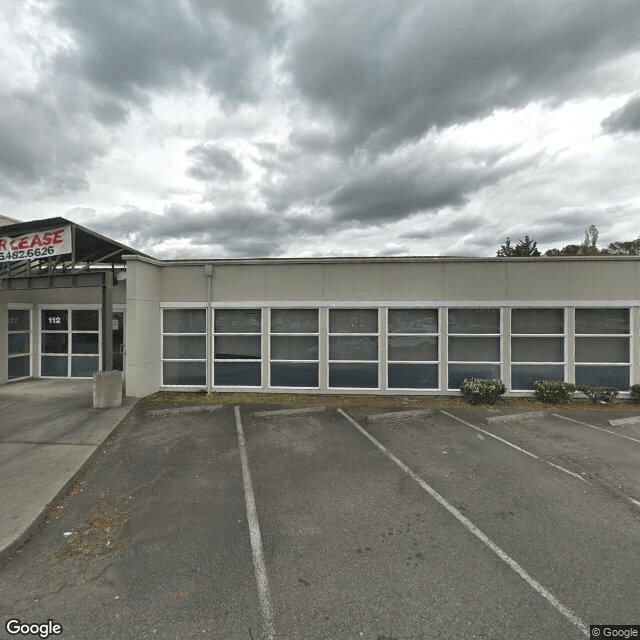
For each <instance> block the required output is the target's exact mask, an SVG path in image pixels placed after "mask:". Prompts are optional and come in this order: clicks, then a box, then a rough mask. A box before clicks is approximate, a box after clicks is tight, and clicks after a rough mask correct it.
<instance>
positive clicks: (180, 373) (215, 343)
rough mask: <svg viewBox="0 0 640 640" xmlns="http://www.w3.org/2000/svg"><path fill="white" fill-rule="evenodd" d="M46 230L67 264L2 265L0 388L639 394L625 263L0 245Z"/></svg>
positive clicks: (88, 236)
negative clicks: (29, 241) (487, 383)
mask: <svg viewBox="0 0 640 640" xmlns="http://www.w3.org/2000/svg"><path fill="white" fill-rule="evenodd" d="M57 228H68V229H69V231H70V234H71V236H72V237H75V238H76V241H75V243H76V244H75V253H69V254H62V255H60V254H56V256H50V255H48V254H47V255H45V256H44V257H43V256H37V257H36V258H33V259H32V260H31V261H30V262H29V261H27V262H13V261H12V262H11V263H10V264H9V263H5V264H4V265H0V268H1V267H4V270H3V271H2V281H1V282H0V318H2V320H1V321H0V322H1V323H2V324H3V325H4V326H2V333H3V346H2V349H0V370H1V371H2V372H3V374H2V375H3V377H2V378H0V382H6V381H10V380H18V379H24V378H25V377H86V376H90V375H92V374H93V372H94V371H97V370H100V369H109V368H111V366H113V367H114V368H116V369H117V368H121V369H122V370H123V372H124V375H125V381H126V393H127V395H129V396H144V395H147V394H149V393H153V392H155V391H158V390H161V389H168V390H183V391H199V390H215V391H225V390H226V391H238V390H243V391H271V392H278V391H282V392H287V391H289V392H290V391H298V392H309V393H388V394H402V395H409V394H443V393H456V392H457V389H458V387H459V384H460V381H461V380H462V379H463V378H465V377H472V376H473V377H482V378H501V379H502V380H503V381H504V382H505V384H506V385H507V388H508V389H509V391H508V393H510V394H519V393H530V392H531V390H532V387H533V381H534V380H536V379H539V378H543V379H554V380H558V379H561V380H566V381H569V382H576V383H579V384H596V385H607V386H614V387H616V388H618V389H619V390H620V391H621V392H623V394H624V392H627V391H628V389H629V386H630V385H631V384H634V383H638V382H640V367H639V361H640V258H637V257H579V258H429V257H424V258H422V257H411V258H306V259H291V258H284V259H242V260H156V259H153V258H151V257H149V256H146V255H144V254H141V253H140V252H137V251H135V250H134V249H131V248H127V247H124V246H123V245H120V244H119V243H116V242H114V241H112V240H109V239H108V238H104V237H102V236H98V234H93V232H91V231H89V230H87V229H84V228H83V227H80V226H79V225H75V224H74V223H72V222H69V221H67V220H64V219H62V218H56V219H52V220H43V221H37V222H34V223H21V225H20V224H18V225H11V226H6V227H1V228H0V236H2V237H3V238H5V240H6V239H8V238H14V239H15V238H17V237H18V236H19V235H20V234H28V233H31V234H33V233H39V234H44V233H45V232H46V231H47V230H48V231H55V230H56V229H57ZM30 237H31V236H30ZM78 238H80V239H78ZM82 238H84V242H81V239H82ZM91 242H93V243H94V245H92V246H93V251H94V254H95V256H97V257H94V256H89V255H88V253H90V251H91V249H90V248H89V245H90V243H91ZM23 244H24V243H23ZM14 246H15V242H14ZM25 246H26V245H25ZM0 251H2V249H0ZM107 263H108V264H109V268H108V269H105V268H104V266H102V265H105V264H107ZM16 265H21V266H20V267H19V268H18V267H17V266H16ZM18 269H19V270H18ZM65 270H66V271H65ZM83 274H84V275H83ZM61 278H62V279H61ZM64 278H66V280H65V279H64ZM74 278H75V280H73V279H74ZM82 278H86V284H87V286H82V284H79V283H80V282H81V281H82ZM89 278H93V279H94V281H93V282H90V281H89ZM109 299H111V302H109ZM109 305H111V306H109ZM5 336H6V338H5ZM112 354H113V355H112Z"/></svg>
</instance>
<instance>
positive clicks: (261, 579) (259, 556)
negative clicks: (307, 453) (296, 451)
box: [235, 407, 275, 640]
mask: <svg viewBox="0 0 640 640" xmlns="http://www.w3.org/2000/svg"><path fill="white" fill-rule="evenodd" d="M235 413H236V429H237V431H238V447H239V449H240V464H241V466H242V482H243V484H244V501H245V504H246V505H247V522H248V524H249V538H250V540H251V551H252V553H253V568H254V570H255V572H256V583H257V585H258V599H259V601H260V610H261V612H262V636H261V637H263V638H265V640H274V638H275V628H274V625H273V609H272V608H271V597H270V595H269V580H268V579H267V566H266V564H265V562H264V553H263V551H262V536H261V535H260V524H259V523H258V511H257V509H256V500H255V496H254V495H253V485H252V484H251V473H250V472H249V459H248V458H247V448H246V444H245V440H244V431H243V429H242V420H241V419H240V407H235Z"/></svg>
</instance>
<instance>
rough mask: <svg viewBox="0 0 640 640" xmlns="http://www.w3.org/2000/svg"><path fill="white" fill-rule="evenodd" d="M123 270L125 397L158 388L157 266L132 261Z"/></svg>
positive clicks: (142, 394) (137, 395)
mask: <svg viewBox="0 0 640 640" xmlns="http://www.w3.org/2000/svg"><path fill="white" fill-rule="evenodd" d="M130 264H131V267H130V268H128V269H127V317H126V327H125V331H126V336H125V345H126V346H125V348H126V358H125V362H126V364H125V367H126V371H125V379H126V393H127V395H128V396H135V397H141V396H146V395H148V394H150V393H154V392H155V391H157V390H158V389H159V388H160V380H161V366H162V362H161V359H160V291H161V280H160V268H159V267H157V266H154V265H152V264H148V263H146V262H139V261H135V262H133V263H130Z"/></svg>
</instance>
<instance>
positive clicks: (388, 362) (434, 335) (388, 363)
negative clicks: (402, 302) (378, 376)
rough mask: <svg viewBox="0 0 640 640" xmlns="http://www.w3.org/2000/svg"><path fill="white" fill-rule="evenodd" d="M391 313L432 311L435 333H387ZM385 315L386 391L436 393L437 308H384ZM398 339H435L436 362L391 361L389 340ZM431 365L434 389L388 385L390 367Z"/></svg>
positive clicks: (438, 350) (438, 386)
mask: <svg viewBox="0 0 640 640" xmlns="http://www.w3.org/2000/svg"><path fill="white" fill-rule="evenodd" d="M391 311H433V312H435V317H436V331H435V333H433V332H431V333H415V332H413V333H399V332H396V331H394V332H391V331H389V312H391ZM385 314H386V325H385V326H386V327H387V332H386V367H387V389H390V390H393V391H394V392H395V391H413V392H416V391H437V390H438V389H439V388H440V332H441V327H440V311H439V308H438V307H385ZM396 336H399V337H403V338H406V337H412V338H420V337H424V338H435V339H436V356H437V359H436V360H392V359H391V358H390V357H389V346H390V345H389V339H390V338H394V337H396ZM421 364H422V365H425V364H426V365H433V366H435V368H436V386H435V387H392V386H391V385H390V384H389V371H390V367H391V365H421Z"/></svg>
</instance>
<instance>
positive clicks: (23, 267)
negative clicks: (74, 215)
mask: <svg viewBox="0 0 640 640" xmlns="http://www.w3.org/2000/svg"><path fill="white" fill-rule="evenodd" d="M57 227H71V234H72V247H73V248H72V252H71V254H68V255H63V256H53V257H45V258H35V259H31V260H21V261H19V262H6V263H3V264H0V276H1V277H3V278H14V277H17V276H28V275H44V274H45V273H48V274H53V273H56V274H59V273H68V272H70V271H71V272H78V271H88V270H89V269H90V268H91V267H92V266H94V265H100V266H106V265H110V266H111V267H112V268H115V266H116V265H124V261H123V260H122V256H123V255H125V254H126V255H139V256H145V257H149V256H146V254H144V253H141V252H140V251H136V250H135V249H132V248H131V247H127V246H126V245H124V244H121V243H119V242H116V241H115V240H112V239H111V238H107V237H106V236H103V235H100V234H99V233H96V232H95V231H91V229H87V228H86V227H83V226H81V225H79V224H77V223H75V222H72V221H71V220H67V219H66V218H61V217H56V218H45V219H43V220H32V221H30V222H19V223H17V224H10V225H5V226H2V227H0V236H8V237H19V236H21V235H24V234H29V233H36V232H44V231H47V230H49V229H53V228H57Z"/></svg>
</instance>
